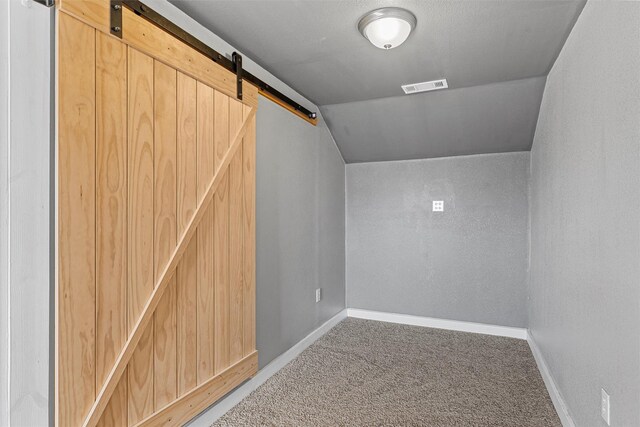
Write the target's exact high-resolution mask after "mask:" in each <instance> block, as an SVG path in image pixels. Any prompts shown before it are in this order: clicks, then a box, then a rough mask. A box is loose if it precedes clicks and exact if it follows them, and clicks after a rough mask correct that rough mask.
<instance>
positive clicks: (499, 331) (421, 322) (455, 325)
mask: <svg viewBox="0 0 640 427" xmlns="http://www.w3.org/2000/svg"><path fill="white" fill-rule="evenodd" d="M347 315H348V316H349V317H356V318H358V319H368V320H378V321H380V322H391V323H401V324H403V325H412V326H424V327H427V328H437V329H448V330H451V331H461V332H472V333H475V334H485V335H495V336H500V337H509V338H518V339H521V340H526V339H527V330H526V329H525V328H514V327H511V326H498V325H488V324H485V323H474V322H463V321H460V320H447V319H438V318H435V317H422V316H413V315H410V314H397V313H385V312H382V311H371V310H361V309H358V308H348V309H347Z"/></svg>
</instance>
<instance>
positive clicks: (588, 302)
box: [529, 1, 640, 426]
mask: <svg viewBox="0 0 640 427" xmlns="http://www.w3.org/2000/svg"><path fill="white" fill-rule="evenodd" d="M639 46H640V3H639V2H617V1H608V2H600V1H590V2H588V3H587V5H586V7H585V8H584V10H583V12H582V15H581V16H580V18H579V19H578V21H577V23H576V25H575V27H574V29H573V32H572V33H571V35H570V36H569V38H568V40H567V43H566V45H565V46H564V49H563V50H562V52H561V54H560V56H559V58H558V60H557V62H556V63H555V65H554V67H553V69H552V70H551V73H550V74H549V77H548V80H547V87H546V90H545V93H544V97H543V101H542V107H541V111H540V118H539V121H538V127H537V130H536V135H535V141H534V144H533V150H532V154H531V174H532V179H531V278H530V313H529V327H530V329H531V332H532V336H533V338H534V340H535V341H536V343H537V345H538V347H539V348H540V350H541V352H542V354H543V356H544V358H545V359H546V362H547V364H548V366H549V369H550V371H551V374H552V376H553V377H554V379H555V381H556V383H557V386H558V388H559V390H560V393H561V395H562V396H563V398H564V400H565V402H566V403H567V405H568V408H569V412H570V415H571V416H572V418H573V420H574V421H575V423H576V425H578V426H596V425H604V422H603V421H602V420H601V419H600V414H599V409H600V402H599V399H600V388H604V389H605V390H606V391H607V392H608V393H609V394H610V396H611V425H612V426H632V425H634V426H637V425H640V405H639V404H638V402H640V80H638V76H640V55H639V54H638V52H639V51H638V49H639ZM605 80H606V84H603V83H604V82H605Z"/></svg>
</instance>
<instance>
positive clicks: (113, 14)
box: [109, 0, 122, 38]
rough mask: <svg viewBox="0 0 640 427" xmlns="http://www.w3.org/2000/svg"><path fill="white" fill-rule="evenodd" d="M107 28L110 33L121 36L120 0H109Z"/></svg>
mask: <svg viewBox="0 0 640 427" xmlns="http://www.w3.org/2000/svg"><path fill="white" fill-rule="evenodd" d="M109 30H110V31H111V34H112V35H114V36H116V37H119V38H122V0H110V4H109Z"/></svg>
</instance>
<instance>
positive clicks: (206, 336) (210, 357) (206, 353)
mask: <svg viewBox="0 0 640 427" xmlns="http://www.w3.org/2000/svg"><path fill="white" fill-rule="evenodd" d="M213 215H214V213H213V203H211V204H209V207H208V208H207V211H206V212H205V215H204V217H203V218H202V221H201V222H200V225H199V226H198V231H197V239H198V249H197V250H198V263H197V270H198V297H197V300H198V305H197V307H198V309H197V314H196V316H197V323H198V326H197V330H198V331H197V335H198V336H197V352H198V372H197V381H198V384H202V383H203V382H205V381H206V380H208V379H209V378H211V376H213V373H214V321H215V320H214V273H213V268H214V267H213V256H214V254H213Z"/></svg>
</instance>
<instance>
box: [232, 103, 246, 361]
mask: <svg viewBox="0 0 640 427" xmlns="http://www.w3.org/2000/svg"><path fill="white" fill-rule="evenodd" d="M243 122H244V120H243V106H242V103H240V102H238V101H236V100H231V104H230V107H229V135H233V137H232V140H234V139H235V135H237V133H238V131H239V130H240V128H241V127H242V124H243ZM243 192H244V189H243V185H242V147H240V148H239V149H238V151H237V152H236V154H235V156H234V158H233V160H232V161H231V164H230V165H229V341H230V342H229V363H230V364H233V363H235V362H237V361H238V360H240V359H242V357H243V356H244V350H243V346H244V341H243V332H242V328H243V325H242V323H243V320H244V316H243V303H242V298H243V278H242V276H243V268H242V257H243V253H242V247H243V239H242V238H243V227H244V220H243V209H242V204H243Z"/></svg>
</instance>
